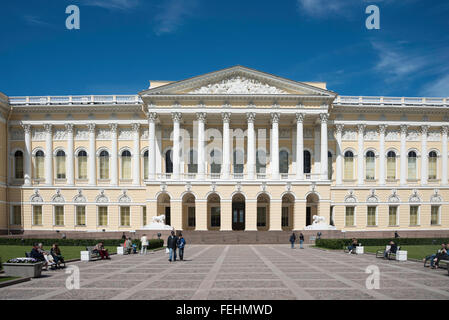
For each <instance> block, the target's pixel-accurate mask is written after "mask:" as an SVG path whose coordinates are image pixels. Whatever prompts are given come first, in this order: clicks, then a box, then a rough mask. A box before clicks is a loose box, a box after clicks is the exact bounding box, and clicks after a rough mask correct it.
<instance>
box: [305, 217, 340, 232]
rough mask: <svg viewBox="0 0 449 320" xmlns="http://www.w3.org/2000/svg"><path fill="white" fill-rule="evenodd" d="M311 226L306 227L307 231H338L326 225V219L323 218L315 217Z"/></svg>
mask: <svg viewBox="0 0 449 320" xmlns="http://www.w3.org/2000/svg"><path fill="white" fill-rule="evenodd" d="M312 218H313V222H312V224H311V225H309V226H306V227H305V228H304V229H305V230H336V229H337V228H335V226H331V225H329V224H327V223H326V218H325V217H322V216H317V215H314V216H313V217H312Z"/></svg>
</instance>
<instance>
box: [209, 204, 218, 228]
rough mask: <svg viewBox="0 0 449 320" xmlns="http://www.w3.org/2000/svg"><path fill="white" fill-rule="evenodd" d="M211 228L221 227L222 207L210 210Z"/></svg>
mask: <svg viewBox="0 0 449 320" xmlns="http://www.w3.org/2000/svg"><path fill="white" fill-rule="evenodd" d="M210 226H211V227H219V226H220V207H211V208H210Z"/></svg>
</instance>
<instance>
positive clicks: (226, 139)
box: [221, 112, 231, 179]
mask: <svg viewBox="0 0 449 320" xmlns="http://www.w3.org/2000/svg"><path fill="white" fill-rule="evenodd" d="M221 118H222V119H223V161H222V163H223V167H222V173H221V174H222V178H223V179H229V173H230V172H231V152H230V150H231V141H230V139H231V137H230V130H229V123H230V122H231V113H229V112H223V113H222V114H221Z"/></svg>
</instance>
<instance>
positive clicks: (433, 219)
mask: <svg viewBox="0 0 449 320" xmlns="http://www.w3.org/2000/svg"><path fill="white" fill-rule="evenodd" d="M430 224H431V225H433V226H435V225H439V224H440V206H432V207H431V209H430Z"/></svg>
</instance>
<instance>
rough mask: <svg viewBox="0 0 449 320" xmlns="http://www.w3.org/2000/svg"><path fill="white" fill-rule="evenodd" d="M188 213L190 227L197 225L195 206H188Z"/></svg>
mask: <svg viewBox="0 0 449 320" xmlns="http://www.w3.org/2000/svg"><path fill="white" fill-rule="evenodd" d="M187 214H188V223H189V227H195V207H188V212H187Z"/></svg>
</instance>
